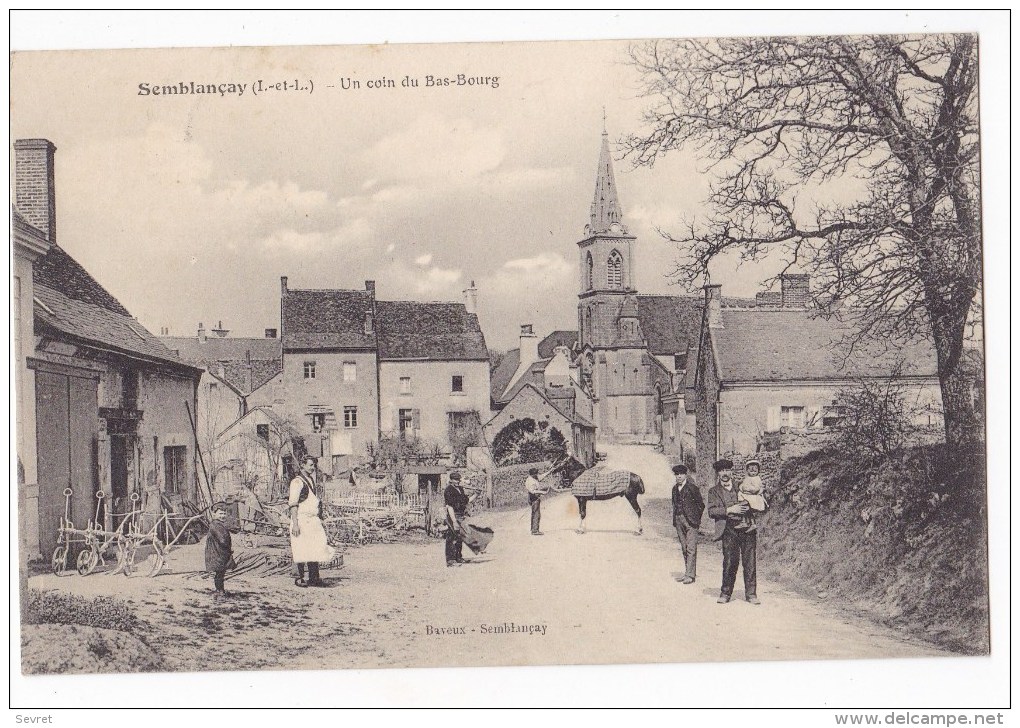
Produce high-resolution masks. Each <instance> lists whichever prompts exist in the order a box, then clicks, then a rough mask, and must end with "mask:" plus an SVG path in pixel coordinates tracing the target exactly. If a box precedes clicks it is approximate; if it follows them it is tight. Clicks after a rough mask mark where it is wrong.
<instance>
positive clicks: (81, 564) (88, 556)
mask: <svg viewBox="0 0 1020 728" xmlns="http://www.w3.org/2000/svg"><path fill="white" fill-rule="evenodd" d="M98 563H99V552H97V551H95V550H94V549H91V548H89V549H84V550H83V551H81V552H80V553H79V554H78V573H79V574H81V575H82V576H88V575H89V574H91V573H92V572H93V571H94V570H95V568H96V564H98Z"/></svg>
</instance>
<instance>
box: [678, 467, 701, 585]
mask: <svg viewBox="0 0 1020 728" xmlns="http://www.w3.org/2000/svg"><path fill="white" fill-rule="evenodd" d="M673 476H674V478H676V485H674V486H673V526H674V527H675V528H676V535H677V537H678V538H679V539H680V551H681V552H682V553H683V555H684V575H683V577H682V578H681V579H679V580H678V581H680V582H681V583H683V584H693V583H694V580H695V578H696V577H697V570H698V529H700V528H701V516H702V515H703V514H704V513H705V500H704V499H703V498H702V497H701V491H700V490H699V489H698V486H697V485H695V483H694V481H693V480H692V479H691V477H690V476H689V475H688V473H687V466H686V465H675V466H674V467H673Z"/></svg>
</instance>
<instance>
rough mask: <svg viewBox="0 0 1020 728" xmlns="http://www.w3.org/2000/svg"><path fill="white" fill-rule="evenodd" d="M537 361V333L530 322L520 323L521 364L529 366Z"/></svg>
mask: <svg viewBox="0 0 1020 728" xmlns="http://www.w3.org/2000/svg"><path fill="white" fill-rule="evenodd" d="M536 361H538V335H537V334H535V332H534V330H533V329H532V325H531V324H521V366H522V367H523V366H531V365H532V364H534V363H535V362H536Z"/></svg>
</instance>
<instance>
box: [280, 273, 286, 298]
mask: <svg viewBox="0 0 1020 728" xmlns="http://www.w3.org/2000/svg"><path fill="white" fill-rule="evenodd" d="M280 295H281V296H286V295H287V276H280Z"/></svg>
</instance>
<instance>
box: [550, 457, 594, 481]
mask: <svg viewBox="0 0 1020 728" xmlns="http://www.w3.org/2000/svg"><path fill="white" fill-rule="evenodd" d="M585 470H587V468H585V466H584V463H582V462H581V461H580V460H578V459H577V458H575V457H574V456H573V455H571V454H569V453H563V455H561V456H560V457H559V459H558V460H557V461H556V462H555V463H553V471H554V472H557V473H560V474H561V475H562V477H563V480H564V482H566V483H573V482H574V480H576V479H577V476H579V475H580V474H581V473H583V472H584V471H585Z"/></svg>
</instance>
